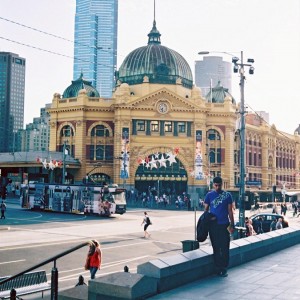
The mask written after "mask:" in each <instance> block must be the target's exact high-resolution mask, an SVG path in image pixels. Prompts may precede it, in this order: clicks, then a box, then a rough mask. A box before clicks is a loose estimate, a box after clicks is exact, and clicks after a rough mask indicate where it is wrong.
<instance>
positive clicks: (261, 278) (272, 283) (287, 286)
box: [148, 245, 300, 300]
mask: <svg viewBox="0 0 300 300" xmlns="http://www.w3.org/2000/svg"><path fill="white" fill-rule="evenodd" d="M299 283H300V245H296V246H293V247H290V248H287V249H286V250H284V251H279V252H276V253H274V254H271V255H268V256H265V257H262V258H260V259H257V260H254V261H252V262H249V263H247V264H244V265H240V266H238V267H234V268H232V269H229V270H228V277H226V278H221V277H217V276H211V277H208V278H204V279H202V280H198V281H195V282H193V283H190V284H187V285H184V286H182V287H179V288H177V289H174V290H171V291H168V292H165V293H162V294H159V295H156V296H154V297H151V298H148V299H164V300H165V299H166V300H167V299H172V300H177V299H178V300H179V299H180V300H196V299H213V300H222V299H228V300H234V299H238V300H246V299H281V300H282V299H285V300H291V299H300V284H299Z"/></svg>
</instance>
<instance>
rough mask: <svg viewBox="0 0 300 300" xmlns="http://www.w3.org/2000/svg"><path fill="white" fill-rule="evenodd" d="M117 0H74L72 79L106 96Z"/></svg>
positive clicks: (112, 66) (112, 80) (114, 51)
mask: <svg viewBox="0 0 300 300" xmlns="http://www.w3.org/2000/svg"><path fill="white" fill-rule="evenodd" d="M117 36H118V0H76V15H75V38H74V40H75V44H74V68H73V74H74V75H73V78H74V80H76V79H78V78H79V77H80V75H81V73H82V74H83V78H84V79H86V80H90V81H91V82H92V85H93V86H94V87H95V88H96V89H97V90H98V92H99V94H100V96H101V97H105V98H110V97H111V96H112V90H113V88H114V86H115V77H114V75H115V70H116V65H117Z"/></svg>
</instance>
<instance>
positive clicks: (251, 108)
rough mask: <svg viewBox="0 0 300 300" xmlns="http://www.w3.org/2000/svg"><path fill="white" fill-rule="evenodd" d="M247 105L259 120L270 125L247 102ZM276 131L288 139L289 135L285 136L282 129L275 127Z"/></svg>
mask: <svg viewBox="0 0 300 300" xmlns="http://www.w3.org/2000/svg"><path fill="white" fill-rule="evenodd" d="M247 107H249V108H250V109H251V110H252V111H253V112H254V113H255V114H256V115H257V116H258V117H259V118H260V119H261V120H263V121H264V122H265V123H266V124H268V125H269V126H270V127H271V124H270V123H269V122H267V121H266V120H265V119H264V118H263V117H262V116H260V115H259V114H258V113H257V111H255V110H254V109H253V108H252V107H251V106H250V105H249V104H247ZM276 131H277V132H278V133H279V134H281V135H282V136H283V137H285V138H287V139H290V137H288V136H286V135H285V134H284V133H283V132H282V131H279V130H278V129H277V128H276Z"/></svg>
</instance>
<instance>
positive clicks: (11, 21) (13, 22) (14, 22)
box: [0, 16, 111, 53]
mask: <svg viewBox="0 0 300 300" xmlns="http://www.w3.org/2000/svg"><path fill="white" fill-rule="evenodd" d="M0 20H3V21H6V22H9V23H12V24H15V25H18V26H21V27H24V28H27V29H30V30H33V31H36V32H39V33H43V34H45V35H49V36H52V37H54V38H57V39H60V40H63V41H67V42H70V43H72V44H77V45H80V46H84V47H87V48H91V49H95V48H97V47H92V46H90V45H87V44H83V43H79V42H76V41H73V40H69V39H67V38H65V37H61V36H59V35H56V34H53V33H49V32H46V31H43V30H40V29H37V28H34V27H31V26H27V25H25V24H22V23H18V22H16V21H13V20H9V19H6V18H3V17H1V16H0ZM98 50H101V51H103V52H108V53H109V52H111V51H109V50H106V49H101V48H99V49H98Z"/></svg>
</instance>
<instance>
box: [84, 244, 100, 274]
mask: <svg viewBox="0 0 300 300" xmlns="http://www.w3.org/2000/svg"><path fill="white" fill-rule="evenodd" d="M101 262H102V251H101V249H100V243H99V242H98V241H97V240H92V242H91V243H90V247H89V252H88V254H87V258H86V263H85V269H86V270H90V274H91V279H94V278H95V275H96V273H97V271H98V270H100V268H101Z"/></svg>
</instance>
